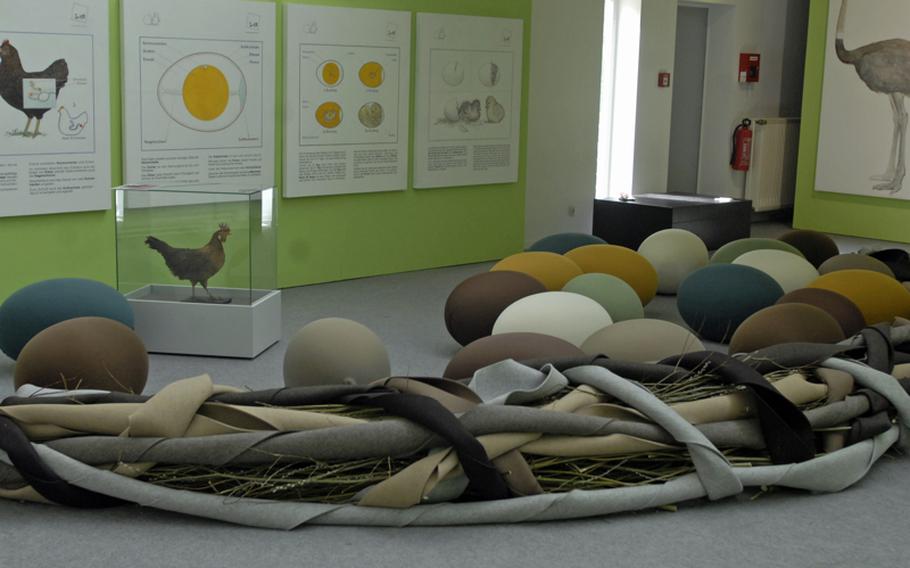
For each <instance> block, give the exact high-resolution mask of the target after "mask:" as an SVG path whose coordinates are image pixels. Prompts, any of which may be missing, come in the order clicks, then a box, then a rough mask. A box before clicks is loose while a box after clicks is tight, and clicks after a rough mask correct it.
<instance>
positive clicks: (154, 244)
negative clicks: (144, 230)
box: [145, 235, 173, 254]
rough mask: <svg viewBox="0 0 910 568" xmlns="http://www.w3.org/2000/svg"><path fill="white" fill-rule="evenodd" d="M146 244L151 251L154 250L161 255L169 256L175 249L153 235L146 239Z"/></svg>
mask: <svg viewBox="0 0 910 568" xmlns="http://www.w3.org/2000/svg"><path fill="white" fill-rule="evenodd" d="M145 244H147V245H148V246H149V248H150V249H154V250H156V251H158V252H159V253H161V254H167V252H168V251H170V250H171V249H173V247H172V246H171V245H169V244H167V243H166V242H164V241H162V240H161V239H159V238H156V237H153V236H151V235H149V236H148V237H146V238H145Z"/></svg>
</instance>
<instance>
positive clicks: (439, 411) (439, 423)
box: [342, 393, 509, 500]
mask: <svg viewBox="0 0 910 568" xmlns="http://www.w3.org/2000/svg"><path fill="white" fill-rule="evenodd" d="M342 400H343V401H344V403H345V404H352V405H358V406H376V407H379V408H382V409H383V410H385V411H386V412H388V413H390V414H392V415H394V416H400V417H402V418H407V419H408V420H411V421H413V422H415V423H416V424H419V425H421V426H423V427H425V428H427V429H428V430H431V431H433V432H435V433H437V434H439V435H440V436H441V437H443V438H444V439H445V440H446V441H447V442H449V443H450V444H451V445H452V447H453V448H454V450H455V453H456V454H457V455H458V459H459V461H460V462H461V466H462V468H463V469H464V472H465V475H467V476H468V486H467V489H466V490H465V497H466V498H468V499H480V500H490V499H503V498H505V497H507V496H508V495H509V490H508V487H507V486H506V483H505V481H503V479H502V476H501V475H500V473H499V471H498V470H497V469H496V467H495V466H494V465H493V464H492V463H491V462H490V458H489V457H488V456H487V454H486V451H485V450H484V448H483V446H481V445H480V443H479V442H478V441H477V439H476V438H474V436H472V435H471V433H470V432H468V431H467V430H466V429H465V428H464V427H463V426H462V424H461V422H459V421H458V419H457V418H456V417H455V416H454V415H453V414H452V413H451V412H449V411H448V410H446V409H445V407H443V406H442V405H441V404H440V403H439V402H437V401H436V400H434V399H432V398H429V397H426V396H420V395H415V394H409V393H394V394H390V393H380V394H375V395H374V394H372V393H366V394H359V395H352V396H350V397H343V398H342Z"/></svg>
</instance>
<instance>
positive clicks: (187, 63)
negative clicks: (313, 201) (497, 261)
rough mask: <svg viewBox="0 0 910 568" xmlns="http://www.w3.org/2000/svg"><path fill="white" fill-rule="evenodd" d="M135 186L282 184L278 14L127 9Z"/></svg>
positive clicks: (242, 6)
mask: <svg viewBox="0 0 910 568" xmlns="http://www.w3.org/2000/svg"><path fill="white" fill-rule="evenodd" d="M122 18H123V37H122V41H123V51H122V54H123V55H122V57H123V146H124V178H125V181H126V182H127V183H135V184H138V183H152V184H157V185H182V186H187V185H197V184H224V185H231V186H244V187H271V186H273V185H274V183H275V52H276V50H275V4H273V3H270V2H269V3H266V2H246V1H241V0H123V15H122Z"/></svg>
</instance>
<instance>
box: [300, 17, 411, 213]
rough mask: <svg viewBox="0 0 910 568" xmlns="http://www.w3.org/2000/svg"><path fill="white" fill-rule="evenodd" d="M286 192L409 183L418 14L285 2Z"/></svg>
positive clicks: (302, 193)
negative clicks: (414, 22)
mask: <svg viewBox="0 0 910 568" xmlns="http://www.w3.org/2000/svg"><path fill="white" fill-rule="evenodd" d="M284 21H285V25H286V28H285V75H284V77H285V106H284V108H285V115H284V118H285V123H284V124H285V128H284V150H285V155H284V195H285V197H302V196H311V195H338V194H343V193H366V192H379V191H396V190H405V189H407V188H408V139H409V136H408V134H409V132H408V124H409V121H408V118H409V106H408V105H409V102H410V96H409V95H410V84H411V83H410V81H411V73H410V71H411V14H410V12H403V11H392V10H368V9H360V8H333V7H325V6H309V5H302V4H288V5H286V6H285V18H284Z"/></svg>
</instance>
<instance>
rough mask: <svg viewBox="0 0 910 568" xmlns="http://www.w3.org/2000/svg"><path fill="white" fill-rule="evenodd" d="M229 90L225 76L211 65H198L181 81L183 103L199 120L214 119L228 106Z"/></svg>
mask: <svg viewBox="0 0 910 568" xmlns="http://www.w3.org/2000/svg"><path fill="white" fill-rule="evenodd" d="M230 96H231V91H230V88H229V86H228V81H227V78H225V76H224V73H222V72H221V70H220V69H218V68H217V67H214V66H212V65H200V66H198V67H196V68H195V69H193V70H192V71H190V72H189V73H188V74H187V76H186V79H185V80H184V81H183V104H184V105H185V106H186V110H187V111H189V113H190V114H191V115H193V116H194V117H196V118H197V119H199V120H215V119H216V118H218V117H219V116H221V114H222V113H223V112H224V110H225V109H226V108H227V106H228V101H229V99H230Z"/></svg>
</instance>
